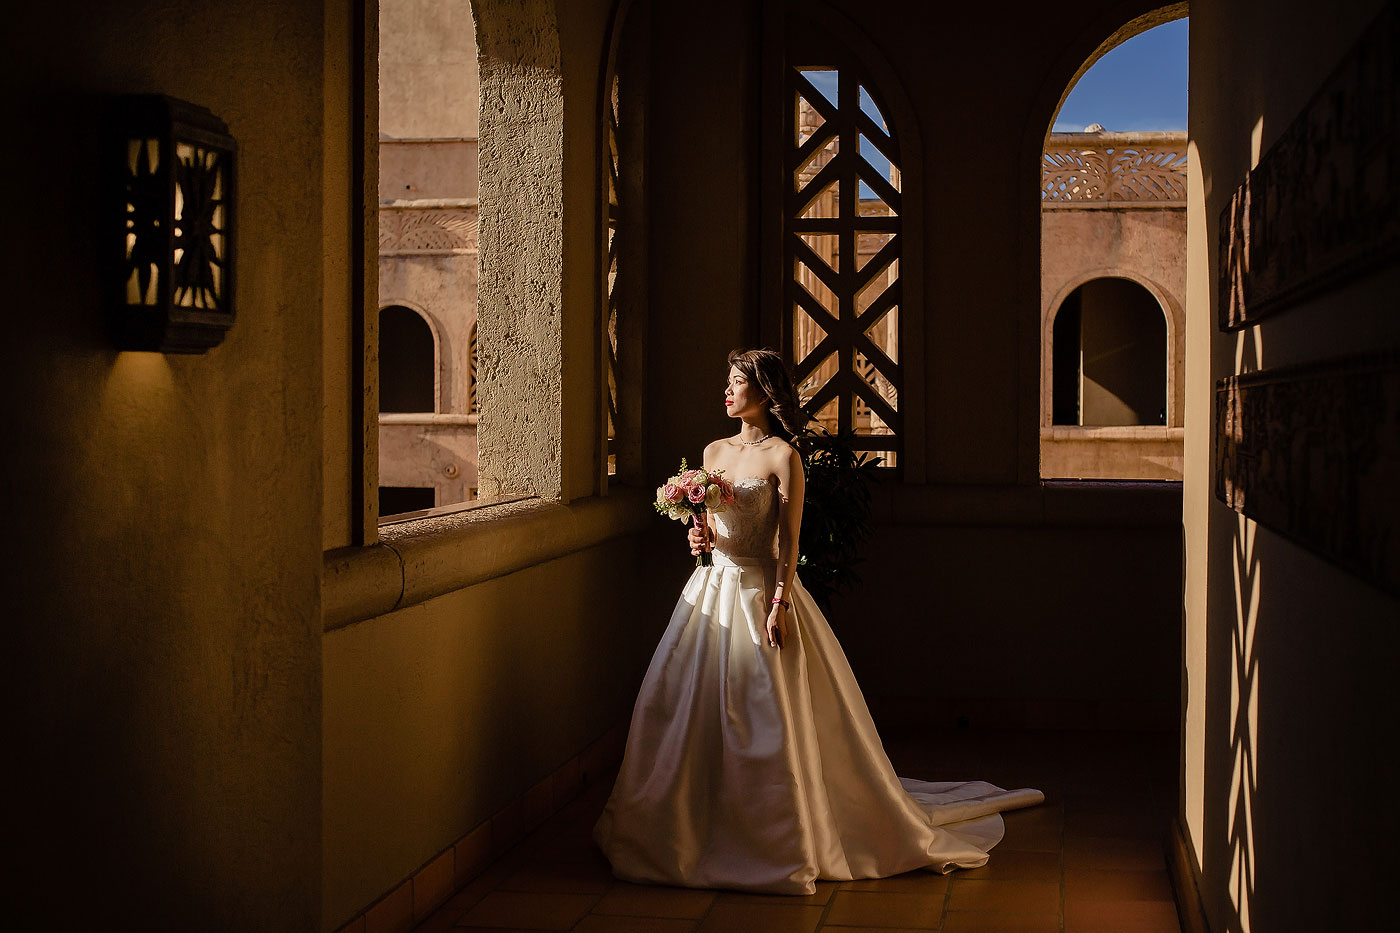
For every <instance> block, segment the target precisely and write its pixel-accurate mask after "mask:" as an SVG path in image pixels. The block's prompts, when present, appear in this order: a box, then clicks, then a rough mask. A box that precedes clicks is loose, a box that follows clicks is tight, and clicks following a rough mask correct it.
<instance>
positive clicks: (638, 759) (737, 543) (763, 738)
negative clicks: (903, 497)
mask: <svg viewBox="0 0 1400 933" xmlns="http://www.w3.org/2000/svg"><path fill="white" fill-rule="evenodd" d="M724 404H725V406H726V409H727V411H728V412H729V417H731V418H734V419H736V420H737V421H739V423H740V427H739V433H738V434H737V435H736V436H734V437H724V438H720V439H719V440H717V441H714V442H713V443H711V444H710V445H709V446H708V447H706V448H705V460H704V468H705V469H706V470H707V471H709V470H723V471H724V475H725V477H726V478H728V479H729V480H730V481H731V482H733V483H734V487H735V501H734V504H733V505H731V506H729V508H728V509H727V510H725V511H723V512H721V513H718V514H711V516H710V520H711V523H712V524H710V525H708V526H706V527H702V528H695V527H693V526H692V528H691V530H690V533H689V538H690V544H691V553H692V554H698V553H699V552H700V550H701V548H702V547H704V546H709V545H711V544H712V546H713V548H714V566H711V567H697V568H696V569H695V572H694V573H693V574H692V575H691V577H690V580H689V581H688V582H687V583H686V585H685V589H684V590H683V591H682V593H681V598H680V601H679V602H678V603H677V604H676V608H675V611H674V612H673V613H672V615H671V622H670V624H669V625H668V626H667V628H666V632H665V634H664V635H663V636H662V637H661V643H660V644H659V645H658V646H657V648H656V653H655V655H654V656H653V657H652V660H651V665H650V667H649V668H648V670H647V673H646V677H645V679H644V680H643V681H642V688H641V692H640V693H639V695H638V697H637V704H636V707H635V709H634V710H633V713H632V725H631V730H630V732H629V734H628V736H627V750H626V753H625V755H624V757H623V761H622V768H621V770H620V772H619V773H618V777H617V783H616V785H615V786H614V787H613V792H612V796H611V797H610V798H609V800H608V803H607V806H606V807H605V808H604V810H603V815H602V816H601V817H600V818H599V820H598V824H597V826H596V827H595V829H594V838H595V840H596V841H597V843H598V845H599V846H600V847H601V848H602V850H603V852H604V854H606V855H607V857H608V860H609V861H610V862H611V863H612V868H613V873H614V874H615V875H617V876H618V877H619V878H623V879H625V880H628V881H638V882H650V883H660V884H672V885H683V886H686V887H697V888H735V889H740V890H746V891H761V892H768V893H774V894H811V893H813V892H814V891H815V890H816V886H815V884H814V882H815V881H817V880H819V879H822V880H833V881H848V880H852V879H856V878H883V877H886V876H889V875H895V874H899V873H901V872H906V871H910V870H912V869H916V868H927V869H930V870H933V871H938V872H948V871H951V870H952V869H954V868H975V867H977V866H980V865H983V864H985V863H986V861H987V857H988V856H987V853H988V850H990V849H991V848H992V846H994V845H996V843H997V842H999V841H1000V840H1001V837H1002V832H1003V823H1002V819H1001V816H1000V814H999V811H1002V810H1009V809H1014V808H1016V807H1024V806H1032V805H1034V804H1037V803H1040V802H1042V801H1043V800H1044V796H1043V795H1042V794H1041V793H1040V791H1036V790H1016V791H1005V790H1002V789H1001V788H999V787H994V786H992V785H991V784H985V783H981V782H970V783H927V782H922V781H913V780H909V779H905V778H899V777H896V776H895V773H894V769H893V768H892V767H891V766H890V762H889V759H888V758H887V757H886V755H885V751H884V748H883V747H882V746H881V744H880V737H879V735H878V734H877V733H876V731H875V724H874V722H873V721H872V720H871V718H870V713H869V711H868V710H867V709H866V706H865V700H864V698H863V697H862V695H861V692H860V688H859V686H857V684H856V681H855V678H854V676H852V674H851V669H850V666H849V665H848V664H847V662H846V656H845V654H844V653H843V652H842V651H841V646H840V645H839V644H838V643H837V641H836V637H835V636H834V635H833V634H832V632H831V628H830V627H829V626H828V625H827V622H826V619H825V618H824V617H823V616H822V613H821V611H820V610H819V609H818V608H817V605H816V603H814V602H813V601H812V598H811V597H810V596H809V595H808V593H807V591H806V590H805V589H803V587H802V582H801V580H799V579H798V578H797V556H798V550H797V542H798V530H799V529H800V528H801V524H802V503H803V472H802V458H801V456H800V455H799V453H798V451H797V450H796V448H794V447H793V443H792V442H793V439H794V437H795V436H796V435H797V434H798V433H799V432H800V431H801V429H802V427H803V424H804V423H805V421H807V420H808V419H806V418H805V416H803V415H802V414H800V413H799V408H798V404H797V399H796V393H795V392H794V390H793V386H792V379H791V377H790V376H789V375H788V373H787V369H786V367H785V366H784V365H783V362H782V358H781V357H779V356H778V354H776V353H774V352H773V351H771V350H746V351H738V350H736V351H734V352H733V353H731V354H730V355H729V380H728V382H727V383H726V385H725V391H724Z"/></svg>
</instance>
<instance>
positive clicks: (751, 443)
mask: <svg viewBox="0 0 1400 933" xmlns="http://www.w3.org/2000/svg"><path fill="white" fill-rule="evenodd" d="M772 436H773V435H771V434H765V435H763V436H762V437H760V438H759V439H758V440H756V441H746V440H743V439H742V438H741V439H740V440H739V443H741V444H743V445H744V446H745V447H755V446H757V445H759V444H762V443H763V442H764V441H766V440H768V438H770V437H772Z"/></svg>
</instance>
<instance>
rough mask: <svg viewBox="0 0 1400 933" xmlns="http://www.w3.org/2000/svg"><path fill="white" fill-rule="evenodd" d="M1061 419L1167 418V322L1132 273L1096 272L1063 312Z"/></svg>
mask: <svg viewBox="0 0 1400 933" xmlns="http://www.w3.org/2000/svg"><path fill="white" fill-rule="evenodd" d="M1053 345H1054V367H1053V373H1054V389H1053V411H1054V423H1055V424H1060V425H1084V426H1110V425H1147V424H1157V425H1165V424H1166V423H1167V322H1166V318H1165V317H1163V314H1162V307H1161V305H1159V304H1157V300H1156V299H1155V298H1153V297H1152V293H1151V292H1149V291H1148V290H1147V289H1145V288H1143V287H1142V286H1141V285H1139V284H1138V283H1136V282H1134V281H1132V280H1130V279H1122V278H1100V279H1091V280H1090V281H1088V282H1085V283H1084V284H1083V285H1081V286H1079V287H1078V288H1076V289H1075V290H1074V291H1072V292H1070V294H1069V296H1068V297H1066V298H1065V300H1064V301H1063V302H1062V303H1061V304H1060V307H1059V310H1058V311H1057V312H1056V314H1055V324H1054V338H1053Z"/></svg>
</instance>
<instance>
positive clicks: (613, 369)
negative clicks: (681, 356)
mask: <svg viewBox="0 0 1400 933" xmlns="http://www.w3.org/2000/svg"><path fill="white" fill-rule="evenodd" d="M607 94H608V97H607V100H606V101H605V104H604V108H603V110H604V119H605V122H606V127H605V131H606V132H605V135H606V137H607V152H606V154H605V156H606V157H605V158H604V160H603V162H604V171H605V172H606V174H607V177H606V178H605V179H604V191H605V192H606V203H605V204H604V208H605V209H606V211H607V231H606V238H607V242H605V243H604V244H603V245H604V251H603V255H604V260H603V262H604V265H605V270H604V277H605V279H604V287H605V289H606V293H607V298H606V314H607V334H606V335H605V337H604V343H605V349H606V351H607V364H608V365H607V369H608V373H607V376H608V405H607V407H608V412H607V417H608V473H609V474H610V475H611V474H615V473H617V449H616V448H617V422H618V409H617V406H618V392H617V368H618V367H617V305H618V290H617V246H618V239H617V236H618V228H619V226H620V223H619V220H620V209H619V204H618V189H619V188H620V187H621V186H620V185H619V184H618V178H619V170H620V160H619V158H618V146H617V140H618V77H617V75H613V77H612V80H611V81H610V82H609V85H608V90H607Z"/></svg>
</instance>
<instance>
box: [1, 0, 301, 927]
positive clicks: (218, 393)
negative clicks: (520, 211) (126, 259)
mask: <svg viewBox="0 0 1400 933" xmlns="http://www.w3.org/2000/svg"><path fill="white" fill-rule="evenodd" d="M9 16H10V20H9V22H8V23H7V27H6V29H5V33H4V38H3V39H0V44H2V45H3V54H0V60H3V62H4V64H3V65H0V68H3V69H4V71H5V77H4V83H5V86H6V88H7V89H9V93H8V95H7V96H8V98H9V101H10V105H11V112H12V119H14V115H16V114H17V115H18V119H19V129H18V130H17V133H16V138H21V139H24V140H27V142H26V143H25V144H24V145H20V146H16V147H13V148H12V150H11V156H12V158H17V159H18V160H19V164H18V165H17V166H16V167H15V169H14V172H15V173H16V174H15V175H14V176H13V177H15V178H19V179H26V181H25V182H24V183H22V184H17V185H16V186H15V187H14V192H13V194H14V201H13V203H12V206H11V215H12V221H11V223H12V226H11V230H12V231H14V232H18V231H20V230H22V231H23V235H22V236H11V237H8V238H7V248H6V250H5V254H6V259H5V262H6V268H7V271H8V272H9V273H10V274H9V275H8V276H7V278H8V280H9V283H10V296H9V299H8V301H9V303H10V306H11V307H14V308H26V309H29V311H30V312H31V313H29V314H27V315H26V319H27V322H28V323H27V324H26V325H25V326H24V328H23V333H22V335H21V336H20V338H19V339H16V340H7V341H5V343H4V350H3V359H4V363H3V366H0V370H3V371H4V372H5V374H6V378H7V381H6V397H7V398H9V399H11V400H14V401H18V400H19V399H24V400H25V401H24V403H23V404H14V405H13V407H12V408H11V411H10V415H9V421H8V431H7V434H8V445H9V449H10V450H12V451H23V452H24V455H23V456H22V457H7V458H6V467H5V469H6V481H5V488H6V490H7V491H8V492H9V493H10V494H9V496H8V498H9V502H10V520H11V522H12V523H13V524H14V526H15V527H22V528H24V529H26V530H25V532H24V539H25V540H24V544H23V546H22V547H19V548H17V549H15V550H14V551H13V552H12V555H13V556H12V557H11V558H10V563H9V566H8V567H7V579H9V580H11V581H13V584H14V585H17V586H18V589H17V595H18V599H17V602H16V604H15V605H13V606H12V608H11V611H10V619H11V622H12V623H13V624H12V625H11V627H10V628H11V631H10V636H9V647H8V648H7V652H6V654H7V657H8V658H9V665H8V667H9V670H8V672H7V676H6V682H7V687H8V688H9V690H10V691H11V692H10V693H9V696H10V699H9V701H8V703H7V705H8V707H9V710H8V711H9V713H10V715H11V717H12V719H11V721H12V722H13V723H14V726H13V728H14V730H15V732H14V733H13V735H14V738H13V739H12V740H11V741H16V740H17V742H18V747H19V748H21V749H23V750H24V751H23V752H22V753H19V754H16V755H15V756H14V758H13V759H12V760H13V762H14V764H13V766H12V767H11V769H10V775H9V776H10V778H11V779H12V780H14V779H16V778H17V779H18V780H19V782H20V783H21V785H22V787H23V789H22V790H21V791H19V792H14V791H12V795H13V796H12V797H11V800H12V802H14V803H19V804H20V806H19V807H18V808H17V809H18V810H19V813H18V814H17V825H16V824H11V825H12V826H14V828H13V829H12V830H11V832H10V833H9V835H8V839H7V848H8V849H9V851H10V852H11V853H14V854H17V855H18V856H19V859H20V861H22V862H23V866H22V867H21V868H20V871H19V874H17V875H11V877H10V884H11V885H12V886H13V888H14V889H15V890H23V891H25V892H26V894H25V896H24V897H23V898H20V899H17V900H15V901H14V903H13V904H12V908H11V909H12V911H17V912H18V915H19V924H20V926H25V925H26V924H25V918H26V917H29V918H30V919H36V918H40V917H42V918H43V919H42V920H37V919H36V922H39V923H41V924H42V927H43V928H45V929H68V928H74V927H76V926H78V925H81V924H86V923H89V922H94V921H95V922H98V923H99V924H108V925H111V926H114V927H122V928H133V927H137V926H139V927H140V928H143V929H205V930H240V931H241V930H255V929H256V930H307V929H311V928H313V927H314V926H315V925H316V922H317V918H318V915H319V885H320V793H321V787H320V756H321V750H320V741H319V731H320V706H321V659H320V644H321V638H320V603H319V578H320V569H321V556H320V551H321V547H320V537H321V532H320V498H319V490H320V469H321V467H320V452H319V447H320V437H321V407H320V399H319V383H320V365H321V357H320V342H319V341H320V332H319V314H320V306H321V296H322V286H321V266H320V249H319V246H320V236H321V190H322V188H321V183H322V178H321V159H322V148H321V147H322V137H321V121H322V109H321V80H322V57H321V56H322V29H323V23H322V10H321V6H320V4H315V3H312V4H293V5H288V4H284V3H275V2H266V0H231V2H227V3H220V4H202V5H195V6H189V7H184V8H181V9H180V11H179V15H178V16H176V15H171V11H170V8H169V7H168V5H166V4H160V3H154V2H145V0H133V2H131V3H120V4H112V3H99V2H78V3H72V4H65V5H63V6H61V7H60V6H45V5H33V6H28V7H25V8H23V9H18V10H14V11H11V13H10V14H9ZM120 92H157V93H164V94H170V95H172V96H175V97H180V98H184V99H187V100H190V101H193V102H195V103H197V104H200V105H203V106H207V107H209V108H210V109H211V110H213V112H214V113H216V114H218V115H219V116H221V117H222V118H223V119H224V120H226V121H227V123H228V125H229V128H230V130H231V132H232V133H233V135H234V136H235V137H237V139H238V143H239V155H238V169H239V183H240V193H239V199H238V202H237V212H238V218H237V219H238V249H239V252H238V257H237V261H238V269H237V273H238V294H237V301H238V305H237V311H238V320H237V323H236V324H235V326H234V328H233V330H232V331H231V332H230V333H229V335H228V337H227V339H226V340H225V341H224V343H223V344H222V345H221V346H219V347H217V348H215V349H213V350H211V351H209V352H208V353H207V354H204V355H201V356H160V355H156V354H150V353H117V352H115V351H113V350H111V349H109V348H108V345H107V343H106V339H105V337H104V334H103V329H102V314H101V307H100V305H99V300H100V299H99V287H100V282H99V280H98V268H99V266H98V256H99V252H98V251H99V249H100V248H101V247H102V246H103V245H104V244H103V243H102V241H100V240H99V239H98V237H99V227H98V215H97V209H98V205H99V204H101V203H102V201H101V199H100V197H99V193H98V189H97V187H96V186H97V178H98V166H97V164H96V162H95V161H94V159H95V153H96V152H97V151H98V150H97V149H96V147H95V135H94V133H95V127H96V124H97V120H98V116H99V114H100V112H101V110H102V106H103V104H102V99H103V96H104V95H108V94H115V93H120ZM40 179H43V181H42V182H41V181H39V180H40ZM11 380H13V381H11ZM18 387H22V388H18ZM78 905H83V906H82V908H81V909H78V910H75V906H78ZM7 920H8V921H9V922H10V923H14V922H15V920H16V918H15V916H14V914H13V913H12V915H11V916H10V917H8V918H7Z"/></svg>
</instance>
